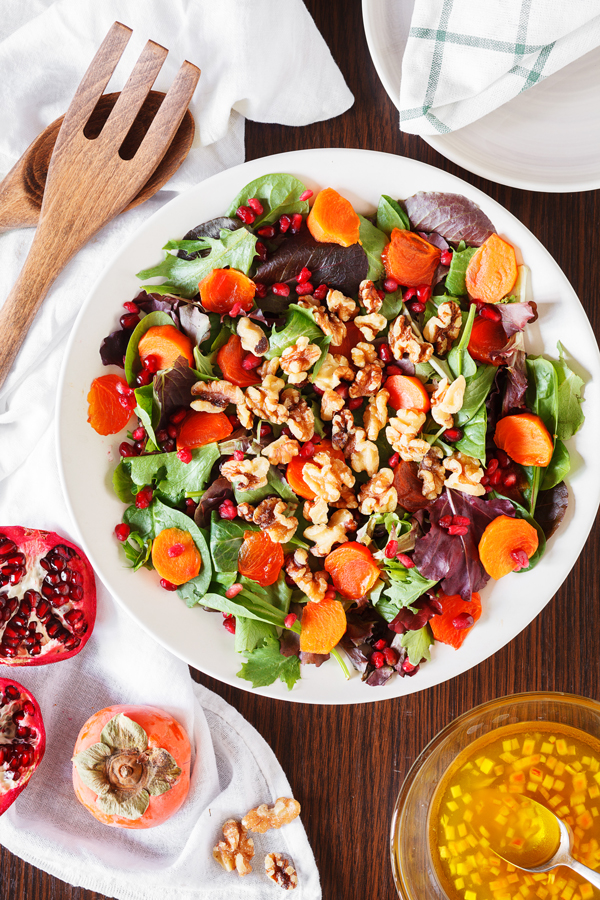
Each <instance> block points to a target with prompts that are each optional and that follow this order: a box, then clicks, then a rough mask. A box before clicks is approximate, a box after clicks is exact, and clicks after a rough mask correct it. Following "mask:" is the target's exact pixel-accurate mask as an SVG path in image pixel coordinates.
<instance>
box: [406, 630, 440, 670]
mask: <svg viewBox="0 0 600 900" xmlns="http://www.w3.org/2000/svg"><path fill="white" fill-rule="evenodd" d="M400 643H401V645H402V646H403V647H404V648H405V649H406V651H407V652H408V661H409V663H411V665H413V666H418V665H419V663H420V662H422V661H423V660H424V659H425V660H427V661H428V662H429V660H430V659H431V653H430V652H429V648H430V647H431V645H432V644H433V643H435V642H434V639H433V634H432V631H431V628H430V626H429V625H424V626H423V628H419V629H417V631H407V632H406V633H405V634H403V635H402V637H401V638H400Z"/></svg>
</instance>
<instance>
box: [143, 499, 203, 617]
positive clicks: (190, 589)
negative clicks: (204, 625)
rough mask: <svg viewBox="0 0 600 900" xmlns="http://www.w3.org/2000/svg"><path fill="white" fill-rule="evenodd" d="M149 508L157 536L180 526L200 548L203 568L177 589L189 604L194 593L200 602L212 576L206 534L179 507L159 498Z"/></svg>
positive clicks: (197, 601)
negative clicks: (173, 507) (162, 501)
mask: <svg viewBox="0 0 600 900" xmlns="http://www.w3.org/2000/svg"><path fill="white" fill-rule="evenodd" d="M149 508H150V509H151V510H152V517H153V520H154V535H155V536H156V535H158V534H160V532H161V531H164V530H165V529H167V528H178V529H180V530H181V531H189V533H190V534H191V536H192V540H193V541H194V543H195V545H196V547H197V548H198V551H199V553H200V557H201V559H202V568H201V569H200V573H199V574H198V575H197V576H196V577H195V578H192V579H190V581H187V582H186V583H185V584H182V585H181V586H180V587H179V588H178V589H177V593H178V594H179V596H180V597H181V598H182V599H184V600H185V601H186V603H187V604H188V606H189V605H190V603H189V602H188V600H189V599H190V597H191V596H192V595H193V596H194V597H197V598H198V599H197V600H195V602H196V603H199V602H200V601H201V599H202V597H203V595H204V594H205V593H206V590H207V589H208V586H209V584H210V580H211V577H212V565H211V561H210V553H209V552H208V545H207V543H206V538H205V537H204V534H203V533H202V531H201V530H200V529H199V528H198V526H197V525H196V524H195V522H194V520H193V519H190V517H189V516H187V515H186V514H185V513H183V512H180V511H179V510H178V509H172V508H171V507H170V506H166V505H165V504H164V503H161V502H160V500H158V499H157V498H155V499H154V500H153V501H152V503H151V504H150V507H149ZM191 605H193V604H191Z"/></svg>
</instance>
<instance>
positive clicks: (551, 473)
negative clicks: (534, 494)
mask: <svg viewBox="0 0 600 900" xmlns="http://www.w3.org/2000/svg"><path fill="white" fill-rule="evenodd" d="M570 469H571V457H570V456H569V451H568V450H567V448H566V447H565V445H564V444H563V442H562V441H556V443H555V445H554V453H553V454H552V459H551V460H550V463H549V465H548V466H547V467H546V468H545V469H544V470H543V472H542V480H541V484H540V491H549V490H551V489H552V488H553V487H556V485H557V484H559V483H560V482H561V481H563V480H564V479H565V477H566V476H567V475H568V473H569V471H570Z"/></svg>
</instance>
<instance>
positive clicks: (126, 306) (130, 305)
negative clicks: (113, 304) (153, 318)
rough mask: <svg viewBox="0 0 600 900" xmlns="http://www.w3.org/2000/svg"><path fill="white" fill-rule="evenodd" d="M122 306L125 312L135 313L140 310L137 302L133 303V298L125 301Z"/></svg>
mask: <svg viewBox="0 0 600 900" xmlns="http://www.w3.org/2000/svg"><path fill="white" fill-rule="evenodd" d="M123 307H124V309H126V310H127V312H130V313H135V315H137V314H138V313H139V311H140V308H139V306H138V305H137V303H134V302H133V300H128V301H127V303H124V304H123Z"/></svg>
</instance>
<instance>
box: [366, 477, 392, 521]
mask: <svg viewBox="0 0 600 900" xmlns="http://www.w3.org/2000/svg"><path fill="white" fill-rule="evenodd" d="M358 501H359V504H360V505H359V510H360V512H361V513H362V514H363V515H365V516H370V515H371V513H373V512H378V513H383V512H394V511H395V509H396V507H397V506H398V493H397V491H396V488H395V487H394V473H393V471H392V469H380V471H379V472H377V474H376V475H373V477H372V478H370V479H369V481H367V483H366V484H365V485H363V486H362V488H361V489H360V491H359V493H358Z"/></svg>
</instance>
